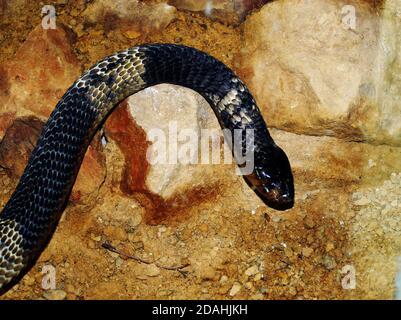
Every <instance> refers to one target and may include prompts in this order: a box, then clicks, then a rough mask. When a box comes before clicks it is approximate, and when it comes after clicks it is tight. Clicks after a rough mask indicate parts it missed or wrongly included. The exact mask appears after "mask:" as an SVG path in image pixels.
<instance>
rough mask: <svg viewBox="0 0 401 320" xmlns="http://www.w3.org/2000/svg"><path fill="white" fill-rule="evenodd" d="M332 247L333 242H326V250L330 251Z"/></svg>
mask: <svg viewBox="0 0 401 320" xmlns="http://www.w3.org/2000/svg"><path fill="white" fill-rule="evenodd" d="M333 249H334V244H333V243H332V242H329V243H327V244H326V252H330V251H331V250H333Z"/></svg>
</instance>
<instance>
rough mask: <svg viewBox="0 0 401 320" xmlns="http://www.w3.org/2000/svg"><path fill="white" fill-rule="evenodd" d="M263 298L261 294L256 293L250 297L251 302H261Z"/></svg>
mask: <svg viewBox="0 0 401 320" xmlns="http://www.w3.org/2000/svg"><path fill="white" fill-rule="evenodd" d="M264 298H265V296H264V295H263V293H257V294H254V295H253V296H251V300H263V299H264Z"/></svg>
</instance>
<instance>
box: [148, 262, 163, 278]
mask: <svg viewBox="0 0 401 320" xmlns="http://www.w3.org/2000/svg"><path fill="white" fill-rule="evenodd" d="M145 275H146V276H148V277H157V276H158V275H160V269H159V267H158V266H156V265H155V264H154V263H152V264H149V265H148V266H147V267H146V271H145Z"/></svg>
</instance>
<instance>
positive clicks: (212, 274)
mask: <svg viewBox="0 0 401 320" xmlns="http://www.w3.org/2000/svg"><path fill="white" fill-rule="evenodd" d="M200 277H201V279H202V280H205V281H207V280H217V279H218V278H217V274H216V270H215V269H214V268H212V267H210V266H207V267H205V268H203V269H202V271H201V273H200Z"/></svg>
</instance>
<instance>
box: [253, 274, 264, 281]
mask: <svg viewBox="0 0 401 320" xmlns="http://www.w3.org/2000/svg"><path fill="white" fill-rule="evenodd" d="M262 278H263V274H261V273H258V274H256V275H255V277H254V278H253V281H260V280H262Z"/></svg>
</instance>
